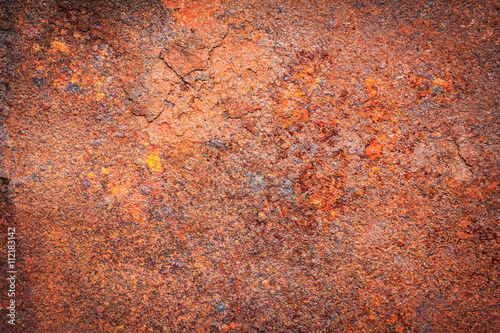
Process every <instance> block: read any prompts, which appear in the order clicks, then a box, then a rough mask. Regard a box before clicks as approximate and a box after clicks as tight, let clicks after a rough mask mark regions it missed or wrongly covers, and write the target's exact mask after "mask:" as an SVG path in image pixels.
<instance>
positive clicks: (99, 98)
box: [96, 93, 104, 101]
mask: <svg viewBox="0 0 500 333" xmlns="http://www.w3.org/2000/svg"><path fill="white" fill-rule="evenodd" d="M96 97H97V100H98V101H102V100H103V99H104V94H103V93H97V95H96Z"/></svg>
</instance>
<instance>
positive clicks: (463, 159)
mask: <svg viewBox="0 0 500 333" xmlns="http://www.w3.org/2000/svg"><path fill="white" fill-rule="evenodd" d="M453 144H454V145H455V148H456V149H457V155H458V157H460V159H461V160H462V162H464V164H465V165H466V166H467V167H468V168H469V171H470V172H472V164H470V163H468V162H467V160H466V159H465V157H463V156H462V153H461V152H460V146H459V145H458V143H457V142H456V141H455V140H453Z"/></svg>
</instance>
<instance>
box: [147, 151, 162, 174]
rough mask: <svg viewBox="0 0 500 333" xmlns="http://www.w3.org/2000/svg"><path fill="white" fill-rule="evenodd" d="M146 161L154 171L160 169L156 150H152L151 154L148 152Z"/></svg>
mask: <svg viewBox="0 0 500 333" xmlns="http://www.w3.org/2000/svg"><path fill="white" fill-rule="evenodd" d="M146 162H147V163H148V165H149V167H150V168H151V170H153V171H154V172H159V171H161V170H162V167H161V161H160V156H159V155H158V152H157V151H156V150H153V151H152V152H151V154H149V156H148V158H147V159H146Z"/></svg>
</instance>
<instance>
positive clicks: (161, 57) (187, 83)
mask: <svg viewBox="0 0 500 333" xmlns="http://www.w3.org/2000/svg"><path fill="white" fill-rule="evenodd" d="M158 59H160V60H161V61H163V62H164V63H165V65H166V66H167V67H168V68H169V69H171V70H172V72H174V73H175V75H177V76H178V77H179V78H180V79H181V80H182V82H183V83H184V84H186V85H188V86H191V84H190V83H189V82H188V81H186V80H185V79H184V77H185V76H187V75H189V74H190V73H192V72H194V71H196V70H198V69H195V70H193V71H191V72H189V73H187V74H186V75H184V76H182V75H181V74H179V73H177V71H176V70H175V69H174V67H173V66H171V65H170V64H169V63H168V62H167V60H165V58H164V57H163V52H160V54H159V55H158Z"/></svg>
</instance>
